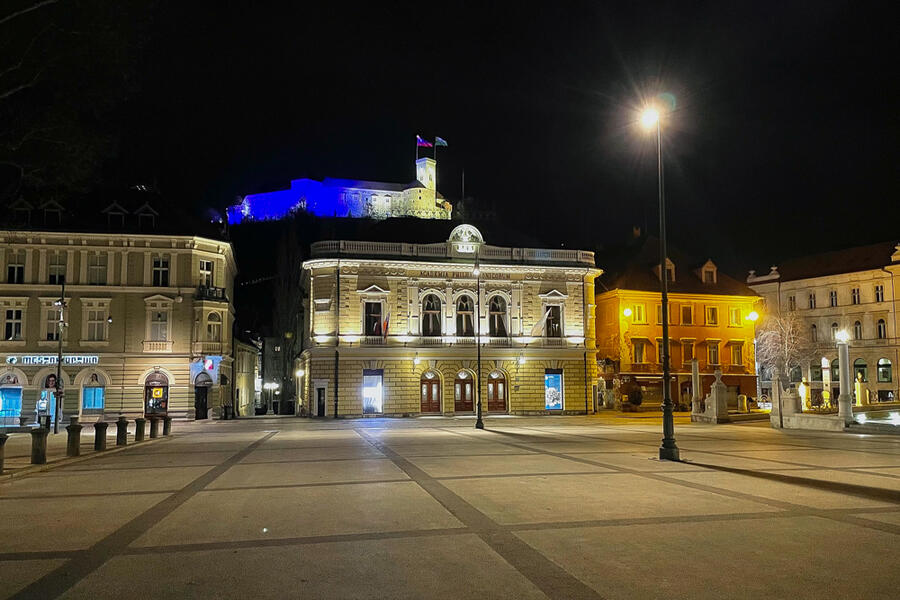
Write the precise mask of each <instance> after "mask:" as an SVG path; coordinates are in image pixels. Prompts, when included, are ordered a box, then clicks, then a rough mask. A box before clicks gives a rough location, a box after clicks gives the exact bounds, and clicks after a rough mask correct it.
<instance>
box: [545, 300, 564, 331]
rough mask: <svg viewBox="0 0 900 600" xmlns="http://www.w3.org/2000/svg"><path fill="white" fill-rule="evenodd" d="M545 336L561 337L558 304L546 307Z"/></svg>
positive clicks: (560, 309) (560, 311) (560, 319)
mask: <svg viewBox="0 0 900 600" xmlns="http://www.w3.org/2000/svg"><path fill="white" fill-rule="evenodd" d="M547 337H562V308H561V307H560V306H558V305H553V306H548V307H547Z"/></svg>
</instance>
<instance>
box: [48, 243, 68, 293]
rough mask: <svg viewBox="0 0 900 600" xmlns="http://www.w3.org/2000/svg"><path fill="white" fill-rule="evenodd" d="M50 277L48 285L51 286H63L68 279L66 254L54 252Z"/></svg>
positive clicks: (51, 256) (51, 255)
mask: <svg viewBox="0 0 900 600" xmlns="http://www.w3.org/2000/svg"><path fill="white" fill-rule="evenodd" d="M49 274H50V277H49V279H48V283H50V285H61V284H62V282H63V280H64V279H65V278H66V253H65V252H58V251H57V252H53V253H51V254H50V266H49Z"/></svg>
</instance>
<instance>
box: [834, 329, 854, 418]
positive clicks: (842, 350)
mask: <svg viewBox="0 0 900 600" xmlns="http://www.w3.org/2000/svg"><path fill="white" fill-rule="evenodd" d="M837 348H838V368H839V369H840V382H841V395H840V396H838V416H839V417H841V418H842V419H843V420H844V423H845V424H849V423H851V422H852V421H853V409H852V408H851V400H850V346H849V345H848V344H847V342H838V345H837Z"/></svg>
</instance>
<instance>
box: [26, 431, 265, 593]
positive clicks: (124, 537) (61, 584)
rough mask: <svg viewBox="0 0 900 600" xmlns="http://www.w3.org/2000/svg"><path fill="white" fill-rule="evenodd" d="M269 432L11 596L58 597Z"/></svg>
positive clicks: (246, 453) (254, 447) (246, 452)
mask: <svg viewBox="0 0 900 600" xmlns="http://www.w3.org/2000/svg"><path fill="white" fill-rule="evenodd" d="M276 434H277V432H271V433H269V434H267V435H265V436H264V437H262V438H260V439H258V440H256V441H255V442H252V443H251V444H250V445H249V446H247V447H245V448H244V449H243V450H241V451H240V452H238V453H237V454H234V455H232V456H231V457H229V458H228V459H226V460H225V461H224V462H222V463H221V464H219V465H218V466H217V467H214V468H213V469H210V470H209V471H207V472H206V473H204V474H203V475H201V476H199V477H198V478H196V479H195V480H193V481H192V482H190V483H189V484H187V485H186V486H184V487H183V488H181V489H180V490H179V491H178V492H176V493H175V494H172V495H171V496H168V497H166V498H164V499H163V500H160V501H159V502H158V503H157V504H155V505H153V506H152V507H150V508H149V509H147V510H146V511H144V512H143V513H141V514H140V515H138V516H137V517H135V518H134V519H132V520H131V521H129V522H128V523H125V524H124V525H122V526H121V527H119V528H118V529H117V530H116V531H114V532H112V533H110V534H109V535H107V536H106V537H105V538H103V539H102V540H100V541H99V542H97V543H96V544H94V545H93V546H91V547H90V548H88V549H87V550H82V551H79V552H78V553H77V554H76V555H75V556H74V557H73V558H72V559H71V560H69V561H68V562H66V563H65V564H63V565H61V566H59V567H57V568H56V569H54V570H53V571H51V572H50V573H48V574H46V575H44V576H43V577H41V578H40V579H38V580H37V581H34V582H32V583H31V584H30V585H28V586H26V587H25V588H23V589H22V590H20V591H19V592H18V593H16V594H15V595H14V596H11V598H13V599H15V600H25V599H28V598H42V599H46V600H49V599H50V598H58V597H59V596H61V595H62V594H64V593H65V592H66V591H67V590H69V588H71V587H72V586H74V585H75V584H76V583H78V582H79V581H81V580H82V579H84V578H85V577H87V576H88V575H89V574H90V573H92V572H93V571H95V570H97V569H98V568H99V567H100V566H102V565H103V563H105V562H106V561H108V560H109V559H111V558H113V557H114V556H117V555H119V554H121V553H122V552H123V550H125V549H126V548H127V547H128V545H129V544H131V543H132V542H134V541H135V540H136V539H138V538H139V537H140V536H141V535H143V534H144V533H145V532H146V531H148V530H149V529H150V528H151V527H153V526H154V525H156V524H157V523H158V522H160V521H161V520H162V519H163V518H165V517H166V516H168V515H169V514H171V513H172V512H173V511H174V510H175V509H177V508H178V507H179V506H181V505H182V504H184V503H185V502H187V501H188V500H190V499H191V498H192V497H193V496H194V495H196V494H197V492H199V491H200V490H202V489H203V488H204V487H206V486H207V485H209V484H210V483H212V482H213V481H214V480H215V479H216V478H217V477H219V476H220V475H222V474H223V473H224V472H225V471H227V470H228V469H230V468H231V467H232V466H233V465H235V464H237V463H238V462H239V461H240V460H241V459H242V458H243V457H244V456H247V455H248V454H250V453H251V452H253V451H254V450H256V449H257V448H258V447H259V446H260V445H261V444H262V443H263V442H265V441H266V440H268V439H269V438H271V437H272V436H274V435H276Z"/></svg>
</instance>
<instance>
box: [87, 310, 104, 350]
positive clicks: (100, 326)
mask: <svg viewBox="0 0 900 600" xmlns="http://www.w3.org/2000/svg"><path fill="white" fill-rule="evenodd" d="M85 340H87V341H89V342H104V341H106V310H104V309H101V308H94V309H89V310H88V311H87V336H86V337H85Z"/></svg>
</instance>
